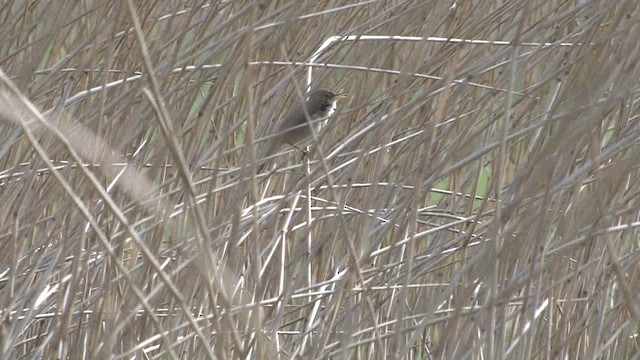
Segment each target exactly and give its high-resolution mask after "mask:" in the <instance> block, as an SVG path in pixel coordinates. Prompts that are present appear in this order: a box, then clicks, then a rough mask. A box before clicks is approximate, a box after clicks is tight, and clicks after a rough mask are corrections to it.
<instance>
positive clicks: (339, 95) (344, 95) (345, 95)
mask: <svg viewBox="0 0 640 360" xmlns="http://www.w3.org/2000/svg"><path fill="white" fill-rule="evenodd" d="M346 97H347V94H336V98H337V99H344V98H346Z"/></svg>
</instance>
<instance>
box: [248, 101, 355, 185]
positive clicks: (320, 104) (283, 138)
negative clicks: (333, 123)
mask: <svg viewBox="0 0 640 360" xmlns="http://www.w3.org/2000/svg"><path fill="white" fill-rule="evenodd" d="M343 97H345V95H344V94H334V93H332V92H331V91H329V90H324V89H320V90H315V91H312V92H311V93H310V94H309V100H307V101H306V102H305V103H302V101H300V100H298V103H297V104H296V105H295V106H294V107H293V109H291V111H290V112H289V113H288V114H287V116H286V117H285V118H284V119H283V120H282V121H281V122H280V124H278V126H277V127H276V132H275V134H274V136H273V137H272V138H271V139H270V140H269V141H268V142H267V146H266V147H265V149H266V150H265V151H264V152H263V153H262V155H261V156H260V159H264V158H265V157H267V156H271V155H273V154H274V153H275V152H277V151H278V150H279V149H280V147H282V146H283V145H287V144H288V145H293V146H296V145H300V144H301V143H304V142H306V141H308V140H309V139H310V138H311V137H312V131H315V132H316V134H317V133H318V132H319V131H320V129H321V128H322V127H323V126H324V125H325V124H326V122H327V120H328V118H329V117H330V116H331V115H333V113H334V112H335V110H336V103H337V101H338V99H339V98H343ZM323 118H326V119H325V120H324V121H320V119H323ZM262 161H264V160H262ZM265 165H266V164H264V163H263V164H262V165H261V166H260V168H259V169H258V172H261V171H262V169H263V168H264V166H265Z"/></svg>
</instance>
